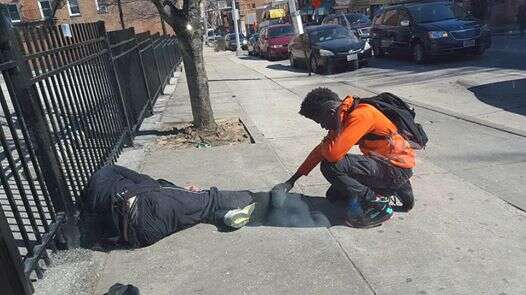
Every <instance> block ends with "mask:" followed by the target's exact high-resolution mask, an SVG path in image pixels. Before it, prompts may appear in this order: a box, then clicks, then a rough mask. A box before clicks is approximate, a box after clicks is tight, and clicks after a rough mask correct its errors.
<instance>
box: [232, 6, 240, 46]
mask: <svg viewBox="0 0 526 295" xmlns="http://www.w3.org/2000/svg"><path fill="white" fill-rule="evenodd" d="M238 18H239V12H238V10H237V8H236V1H235V0H232V20H233V21H234V33H235V34H236V55H238V56H239V55H241V44H239V28H238V27H237V20H238Z"/></svg>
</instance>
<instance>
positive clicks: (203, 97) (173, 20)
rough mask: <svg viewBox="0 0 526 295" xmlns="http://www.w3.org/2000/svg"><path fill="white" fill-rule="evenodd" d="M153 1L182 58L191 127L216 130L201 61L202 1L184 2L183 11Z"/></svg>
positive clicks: (169, 4)
mask: <svg viewBox="0 0 526 295" xmlns="http://www.w3.org/2000/svg"><path fill="white" fill-rule="evenodd" d="M152 1H153V3H154V4H155V5H156V6H157V8H158V10H159V12H160V14H161V16H162V17H163V18H164V19H165V21H166V22H167V23H168V24H169V25H170V26H171V27H172V29H173V30H174V32H175V36H176V38H177V41H178V42H177V46H178V48H179V51H180V53H181V55H182V57H183V63H184V69H185V74H186V83H187V84H188V91H189V93H190V104H191V106H192V115H193V117H194V126H195V127H197V128H199V129H207V130H215V129H216V128H217V124H216V123H215V120H214V112H213V111H212V105H211V103H210V92H209V89H208V76H207V74H206V70H205V63H204V58H203V36H204V27H203V24H202V20H201V1H200V0H184V2H183V5H182V8H177V7H176V6H175V4H174V2H172V0H166V1H164V2H162V3H161V2H160V1H159V0H152Z"/></svg>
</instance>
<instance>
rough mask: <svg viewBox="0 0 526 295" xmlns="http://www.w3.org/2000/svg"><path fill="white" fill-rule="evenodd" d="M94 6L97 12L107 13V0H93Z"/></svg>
mask: <svg viewBox="0 0 526 295" xmlns="http://www.w3.org/2000/svg"><path fill="white" fill-rule="evenodd" d="M95 6H96V7H97V12H98V13H99V14H104V13H108V1H107V0H95Z"/></svg>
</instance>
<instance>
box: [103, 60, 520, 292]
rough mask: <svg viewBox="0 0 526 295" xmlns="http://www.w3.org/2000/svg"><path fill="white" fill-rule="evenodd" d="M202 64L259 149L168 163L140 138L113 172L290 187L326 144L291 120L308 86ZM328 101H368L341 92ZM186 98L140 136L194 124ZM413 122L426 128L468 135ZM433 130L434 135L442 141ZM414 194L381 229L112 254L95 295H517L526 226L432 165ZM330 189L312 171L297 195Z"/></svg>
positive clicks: (294, 231)
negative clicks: (132, 290) (137, 293)
mask: <svg viewBox="0 0 526 295" xmlns="http://www.w3.org/2000/svg"><path fill="white" fill-rule="evenodd" d="M206 61H207V71H208V75H209V79H210V88H211V97H212V104H213V108H214V111H215V115H216V118H218V119H219V118H232V117H240V118H242V120H243V122H244V123H245V124H246V125H247V127H248V129H249V130H250V132H251V133H252V135H253V136H254V137H255V143H254V144H241V145H232V146H223V147H217V148H209V149H187V150H182V151H170V150H159V149H158V148H157V147H156V146H155V145H153V144H152V143H153V142H154V140H155V138H156V137H155V136H154V135H147V136H143V137H139V142H141V140H143V141H142V143H140V145H138V146H137V148H136V151H135V154H134V155H133V156H125V157H123V158H121V159H120V163H121V164H126V165H127V166H129V167H131V168H134V169H139V170H141V171H142V172H144V173H147V174H150V175H152V176H154V177H162V178H166V179H170V180H173V181H175V182H176V183H180V184H183V185H184V184H190V183H192V184H195V185H198V186H201V187H205V188H206V187H209V186H212V185H214V186H218V187H220V188H222V189H250V190H253V191H260V190H268V189H269V188H271V187H272V186H273V185H274V184H276V183H278V182H281V181H283V180H285V179H287V178H288V176H289V175H291V173H292V172H293V171H294V170H295V168H296V167H297V165H298V164H299V163H300V162H301V161H302V160H303V158H304V157H305V156H306V154H307V153H308V152H309V151H310V149H311V148H312V147H313V146H314V145H315V144H316V143H317V142H318V141H319V140H320V138H321V137H322V136H323V132H322V131H321V130H320V129H319V127H317V126H316V125H315V124H313V123H312V122H310V121H308V120H306V119H304V118H302V117H301V116H299V115H298V114H297V112H298V106H299V104H300V102H301V100H302V96H301V94H300V93H299V91H300V90H298V89H301V91H300V92H306V91H308V89H307V87H304V86H303V87H302V85H303V84H309V83H310V82H312V81H310V82H309V81H307V80H306V78H304V77H299V76H300V75H299V74H298V75H291V74H290V73H287V74H289V76H290V78H287V77H283V78H284V79H289V80H290V81H289V85H294V86H293V88H286V87H284V86H282V85H280V84H277V83H276V82H274V81H273V80H270V79H268V78H266V77H265V75H263V74H262V73H260V72H257V71H255V70H253V69H251V68H250V67H248V66H245V65H243V63H242V62H241V63H240V62H238V61H239V60H238V59H237V57H234V56H233V55H232V54H231V53H214V52H211V51H207V56H206ZM298 77H299V78H298ZM327 83H330V82H329V81H327ZM319 85H326V86H331V84H324V82H323V81H322V82H319ZM294 87H295V88H294ZM309 87H310V88H312V87H313V86H309ZM331 87H332V86H331ZM335 89H336V90H337V91H338V92H340V93H344V92H346V91H353V93H357V94H358V93H364V91H365V90H363V89H355V88H353V87H352V86H349V85H344V86H342V85H341V84H338V87H336V88H335ZM187 93H188V92H187V89H186V81H185V78H184V75H182V76H181V77H180V79H179V80H178V82H177V86H176V88H175V92H174V95H172V96H171V97H170V99H169V100H166V101H164V102H163V101H161V102H160V103H161V104H163V103H164V106H163V107H162V109H161V110H159V111H160V113H159V116H158V117H157V118H158V121H157V122H156V123H152V124H148V125H145V126H143V133H144V134H153V133H155V132H151V131H148V130H155V129H156V128H159V127H160V126H161V125H162V124H170V123H173V122H178V121H188V120H190V119H191V111H190V106H189V99H188V96H187V95H188V94H187ZM418 112H419V116H421V117H420V118H422V119H423V120H425V121H426V122H427V121H432V120H435V122H444V123H443V124H449V125H448V126H449V127H451V126H456V127H455V128H467V127H466V126H464V125H463V124H469V123H467V122H460V123H459V122H450V121H451V119H449V120H450V121H448V119H446V118H443V117H442V116H441V115H439V114H435V113H432V112H429V111H425V110H418ZM455 124H456V125H455ZM428 127H429V128H430V132H431V133H432V135H434V133H436V132H439V131H441V130H444V129H440V130H437V129H434V126H431V125H429V126H428ZM486 132H489V131H486ZM437 136H439V135H437ZM516 140H517V144H522V143H524V141H520V140H521V139H516ZM141 146H143V147H145V148H141ZM453 148H454V147H453ZM430 149H432V148H431V147H430ZM432 152H433V150H431V153H432ZM141 158H142V159H143V160H142V161H137V159H141ZM413 183H414V187H415V194H416V196H417V203H416V207H415V209H414V210H413V211H412V212H411V213H409V214H397V215H396V216H395V217H394V218H393V219H392V220H391V221H389V222H388V223H386V224H384V225H383V226H382V227H379V228H376V229H370V230H356V229H349V228H346V227H342V226H335V227H332V228H330V229H325V228H314V229H298V228H274V227H247V228H243V229H241V230H239V231H236V232H233V233H219V232H217V231H216V230H215V227H213V226H209V225H198V226H196V227H193V228H190V229H187V230H185V231H182V232H179V233H177V234H175V235H172V236H170V237H168V238H166V239H164V240H162V241H160V242H159V243H157V244H155V245H153V246H151V247H148V248H144V249H139V250H134V251H113V252H111V253H110V254H109V255H108V257H107V260H106V261H105V267H104V270H103V271H102V272H101V273H100V280H99V282H98V284H97V288H96V292H95V294H102V293H104V292H105V291H107V290H108V288H109V287H110V286H111V285H113V284H114V283H117V282H120V283H123V284H134V285H136V286H138V287H139V288H140V290H141V294H175V293H177V294H194V293H196V294H343V293H345V294H521V292H523V291H524V289H525V288H526V284H525V283H524V282H526V251H525V248H524V245H526V231H525V228H526V214H525V213H524V212H523V211H520V210H518V209H517V208H515V207H513V206H511V205H509V204H507V203H506V202H504V201H502V200H501V199H500V198H498V197H497V196H496V195H494V194H492V193H491V192H488V190H486V189H484V188H481V186H479V185H475V184H473V183H470V182H468V181H466V180H465V179H463V178H460V177H459V176H458V175H456V174H455V173H451V172H449V170H448V169H445V168H443V167H441V166H438V165H436V162H435V160H434V159H433V157H429V158H428V157H424V156H421V157H420V158H419V161H418V167H417V169H416V176H415V177H414V178H413ZM326 188H327V183H326V181H325V180H323V178H322V176H321V174H320V173H319V171H318V170H315V171H313V173H312V174H311V176H309V177H305V178H303V179H301V180H300V183H299V186H298V187H297V188H296V189H297V191H299V192H302V193H304V194H307V195H311V196H323V195H324V192H325V190H326ZM466 204H469V207H468V206H466Z"/></svg>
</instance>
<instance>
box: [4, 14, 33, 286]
mask: <svg viewBox="0 0 526 295" xmlns="http://www.w3.org/2000/svg"><path fill="white" fill-rule="evenodd" d="M0 9H1V8H0ZM0 286H1V288H2V294H6V295H11V294H13V295H29V294H32V293H33V286H32V285H31V283H30V282H29V280H28V279H27V278H26V276H25V275H24V271H23V270H22V259H21V257H20V255H19V254H18V250H17V248H16V244H15V239H14V238H13V234H12V233H11V229H10V228H9V224H7V219H6V217H5V214H4V210H2V206H0Z"/></svg>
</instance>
